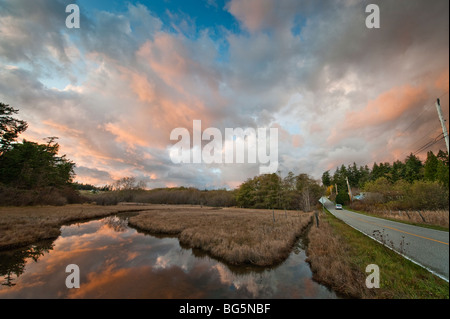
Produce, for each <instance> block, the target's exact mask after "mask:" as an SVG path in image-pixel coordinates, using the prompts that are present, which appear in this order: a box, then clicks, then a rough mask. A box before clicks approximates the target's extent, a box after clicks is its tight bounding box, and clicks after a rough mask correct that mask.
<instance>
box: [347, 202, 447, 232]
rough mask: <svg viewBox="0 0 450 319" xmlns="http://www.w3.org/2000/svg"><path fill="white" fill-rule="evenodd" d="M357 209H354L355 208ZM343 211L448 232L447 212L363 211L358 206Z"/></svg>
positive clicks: (348, 207)
mask: <svg viewBox="0 0 450 319" xmlns="http://www.w3.org/2000/svg"><path fill="white" fill-rule="evenodd" d="M355 207H356V208H358V209H356V208H355ZM344 209H347V210H350V211H353V212H355V213H360V214H365V215H369V216H374V217H380V218H384V219H388V220H393V221H396V222H400V223H405V224H409V225H415V226H421V227H426V228H431V229H436V230H442V231H449V211H448V210H422V211H418V210H416V211H399V210H394V211H392V210H390V211H388V210H363V209H364V208H362V207H360V206H358V205H351V206H344Z"/></svg>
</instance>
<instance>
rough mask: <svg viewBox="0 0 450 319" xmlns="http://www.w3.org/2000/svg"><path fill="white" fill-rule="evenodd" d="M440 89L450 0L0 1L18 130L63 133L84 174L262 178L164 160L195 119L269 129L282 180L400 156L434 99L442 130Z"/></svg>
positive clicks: (0, 34)
mask: <svg viewBox="0 0 450 319" xmlns="http://www.w3.org/2000/svg"><path fill="white" fill-rule="evenodd" d="M69 4H77V5H78V7H79V9H80V27H79V28H67V26H66V18H67V17H68V16H69V14H70V13H71V12H69V13H67V12H66V6H67V5H69ZM368 4H377V5H378V7H379V10H380V28H367V26H366V18H367V17H368V15H369V14H370V13H367V12H366V6H367V5H368ZM448 91H449V2H448V0H434V1H425V0H395V1H393V0H377V1H375V0H374V1H358V0H292V1H291V0H281V1H279V0H197V1H194V0H192V1H182V0H152V1H117V0H113V1H106V0H98V1H95V0H79V1H75V0H33V1H28V0H11V1H10V0H0V101H1V102H2V103H6V104H9V105H10V106H12V107H14V108H16V109H19V113H18V115H17V117H18V118H20V119H23V120H25V121H27V122H28V124H29V128H28V129H27V131H26V132H24V133H23V134H22V135H21V136H20V138H21V139H26V140H31V141H35V142H40V143H43V142H44V140H43V139H44V138H46V137H49V136H57V137H58V138H59V139H58V143H59V144H60V154H66V156H67V158H68V159H70V160H72V161H73V162H75V163H76V168H75V173H76V177H75V180H76V181H78V182H80V183H90V184H93V185H97V186H101V185H105V184H110V183H112V182H113V181H114V180H117V179H119V178H122V177H126V176H133V177H135V178H136V179H137V180H140V181H143V182H144V183H146V185H147V187H148V188H156V187H174V186H191V187H197V188H201V189H204V188H207V189H215V188H228V189H233V188H235V187H238V186H239V185H240V184H241V183H242V182H244V181H245V180H246V179H248V178H252V177H254V176H256V175H258V174H259V167H260V164H259V163H249V161H246V162H244V163H236V162H234V163H226V164H225V163H223V164H220V163H211V164H208V163H205V162H204V161H203V162H201V163H174V161H173V160H172V158H171V157H170V151H171V149H172V147H173V145H175V144H176V143H177V140H171V139H170V134H171V132H172V131H173V130H174V129H175V128H186V129H187V131H188V132H189V133H190V135H191V137H193V135H194V130H193V123H194V120H200V121H201V129H202V130H205V129H206V128H210V127H211V128H216V129H217V130H218V131H219V132H222V133H223V132H225V129H226V128H242V129H248V128H250V129H255V130H256V129H257V128H265V129H267V130H268V129H269V128H276V129H277V130H278V140H277V141H278V147H277V151H278V162H277V171H279V173H280V174H281V175H282V176H285V175H286V174H287V173H288V172H289V171H292V172H293V173H294V174H300V173H306V174H309V175H310V176H312V177H313V178H317V179H320V177H321V175H322V173H323V172H325V171H327V170H330V172H331V173H333V172H334V171H335V169H336V167H337V166H340V165H342V164H343V165H350V164H352V163H353V162H355V163H356V164H357V165H369V167H371V166H372V165H373V163H374V162H377V163H379V162H393V161H395V160H404V159H405V158H406V157H407V156H408V155H409V154H410V153H414V152H415V151H417V150H418V149H419V148H420V147H421V146H422V145H425V144H427V143H428V142H429V141H431V140H433V139H434V138H435V137H437V136H438V135H439V134H440V133H442V129H441V125H440V122H439V119H438V115H437V111H436V108H435V101H436V99H437V98H440V101H441V106H442V109H443V114H444V118H445V119H446V121H447V122H446V123H447V128H448V117H449V103H448V101H449V94H448ZM192 143H193V142H192ZM205 144H206V142H203V144H202V145H201V148H202V147H204V146H205ZM439 149H446V146H445V142H444V140H441V141H439V142H438V143H436V144H434V145H433V146H432V147H429V148H426V149H425V150H424V151H423V152H421V153H418V156H420V157H421V158H422V159H425V156H426V152H427V151H429V150H433V151H434V152H437V151H438V150H439Z"/></svg>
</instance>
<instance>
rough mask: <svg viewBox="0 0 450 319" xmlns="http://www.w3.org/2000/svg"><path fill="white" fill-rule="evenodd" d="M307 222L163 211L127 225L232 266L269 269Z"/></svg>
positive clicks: (252, 214)
mask: <svg viewBox="0 0 450 319" xmlns="http://www.w3.org/2000/svg"><path fill="white" fill-rule="evenodd" d="M274 217H275V218H274ZM311 217H312V213H303V212H296V211H287V212H285V211H274V212H272V211H271V210H259V209H238V208H223V209H214V208H207V207H203V208H200V207H167V208H166V209H163V210H162V209H152V210H148V211H142V212H140V213H139V214H138V215H137V216H133V217H131V218H130V220H129V224H130V225H131V226H133V227H136V228H138V229H141V230H144V231H147V232H150V233H153V234H155V233H156V234H171V235H174V236H177V237H178V239H179V241H180V243H181V244H182V245H185V246H187V247H191V248H198V249H201V250H203V251H205V252H207V253H208V254H210V255H211V256H213V257H215V258H218V259H221V260H223V261H225V262H226V263H229V264H231V265H243V264H251V265H256V266H273V265H275V264H278V263H280V262H282V261H283V260H285V259H286V258H287V257H288V256H289V254H290V252H291V251H292V247H293V246H294V244H295V242H296V241H297V240H298V238H299V237H300V236H301V235H302V232H303V231H304V230H305V229H306V228H307V226H308V224H309V223H311V220H312V219H311Z"/></svg>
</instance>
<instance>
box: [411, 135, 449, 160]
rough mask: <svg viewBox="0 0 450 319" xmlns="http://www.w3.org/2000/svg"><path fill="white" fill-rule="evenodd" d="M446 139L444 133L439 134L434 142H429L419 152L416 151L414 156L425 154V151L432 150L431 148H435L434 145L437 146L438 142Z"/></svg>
mask: <svg viewBox="0 0 450 319" xmlns="http://www.w3.org/2000/svg"><path fill="white" fill-rule="evenodd" d="M444 138H445V136H444V133H441V134H439V135H438V136H436V137H435V138H434V140H432V141H431V142H428V143H427V144H425V145H423V146H421V147H420V148H419V149H418V150H417V151H415V152H414V153H413V155H417V154H419V153H420V152H423V151H424V150H426V149H428V148H430V147H431V146H433V145H434V144H436V143H437V142H439V141H441V140H443V139H444Z"/></svg>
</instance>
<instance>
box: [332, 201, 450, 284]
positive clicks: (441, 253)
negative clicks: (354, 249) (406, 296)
mask: <svg viewBox="0 0 450 319" xmlns="http://www.w3.org/2000/svg"><path fill="white" fill-rule="evenodd" d="M324 205H325V207H326V208H327V209H328V210H329V211H330V212H331V213H332V214H333V215H334V216H336V217H337V218H339V219H341V220H342V221H344V222H345V223H347V224H348V225H350V226H352V227H353V228H356V229H357V230H359V231H361V232H362V233H364V234H366V235H368V236H369V237H372V238H374V239H377V240H378V241H380V242H381V243H383V244H385V245H386V246H388V247H390V248H392V249H394V250H395V251H397V252H399V253H400V254H402V255H403V256H405V257H406V258H409V259H411V260H412V261H414V262H415V263H417V264H419V265H421V266H422V267H424V268H426V269H428V270H429V271H431V272H433V273H435V274H436V275H438V276H439V277H441V278H444V279H445V280H447V281H448V280H449V274H448V273H449V271H448V268H449V267H448V260H449V247H448V244H449V233H448V232H445V231H439V230H434V229H429V228H424V227H418V226H413V225H408V224H403V223H398V222H394V221H390V220H386V219H382V218H376V217H371V216H366V215H363V214H358V213H354V212H351V211H348V210H345V209H344V210H336V209H335V205H334V203H333V202H331V201H330V200H328V199H326V201H325V204H324Z"/></svg>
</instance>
